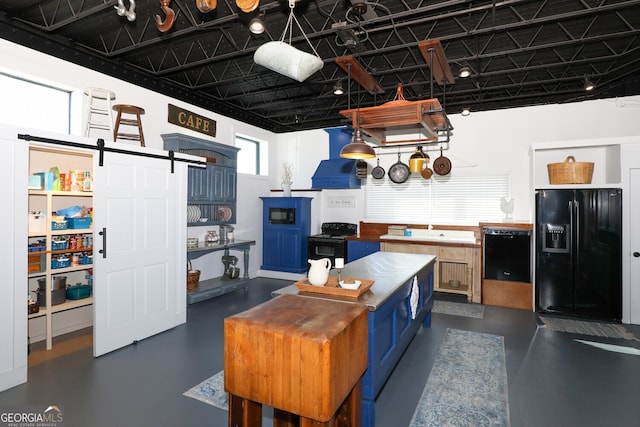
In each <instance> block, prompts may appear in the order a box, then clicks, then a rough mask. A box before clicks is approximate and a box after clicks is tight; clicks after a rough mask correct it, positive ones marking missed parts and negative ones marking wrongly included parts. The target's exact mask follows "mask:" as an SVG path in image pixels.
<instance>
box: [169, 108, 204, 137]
mask: <svg viewBox="0 0 640 427" xmlns="http://www.w3.org/2000/svg"><path fill="white" fill-rule="evenodd" d="M168 121H169V123H172V124H174V125H177V126H181V127H183V128H187V129H191V130H195V131H196V132H200V133H204V134H205V135H210V136H216V121H215V120H213V119H208V118H206V117H203V116H200V115H198V114H196V113H192V112H191V111H188V110H185V109H182V108H179V107H176V106H175V105H171V104H169V116H168Z"/></svg>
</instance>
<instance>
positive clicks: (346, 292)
mask: <svg viewBox="0 0 640 427" xmlns="http://www.w3.org/2000/svg"><path fill="white" fill-rule="evenodd" d="M357 280H360V282H362V283H360V287H359V288H358V289H344V288H340V287H338V278H337V277H335V276H329V281H328V282H327V284H326V285H324V286H315V285H312V284H310V283H309V279H303V280H298V281H297V282H296V283H295V285H296V286H297V287H298V289H299V290H300V291H301V292H309V293H313V294H325V295H338V296H342V297H349V298H358V297H359V296H360V295H362V294H364V293H365V292H367V291H368V290H369V288H370V287H371V286H372V285H373V282H374V281H375V280H367V279H357Z"/></svg>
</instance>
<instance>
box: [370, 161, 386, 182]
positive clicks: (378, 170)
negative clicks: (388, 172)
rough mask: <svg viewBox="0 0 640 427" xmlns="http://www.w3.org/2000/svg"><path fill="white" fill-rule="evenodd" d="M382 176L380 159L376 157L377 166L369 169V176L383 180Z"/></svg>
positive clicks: (382, 170) (382, 169)
mask: <svg viewBox="0 0 640 427" xmlns="http://www.w3.org/2000/svg"><path fill="white" fill-rule="evenodd" d="M384 174H385V172H384V168H383V167H382V166H380V157H378V165H377V166H375V167H374V168H373V169H371V176H372V177H374V178H375V179H382V178H384Z"/></svg>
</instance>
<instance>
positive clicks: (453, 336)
mask: <svg viewBox="0 0 640 427" xmlns="http://www.w3.org/2000/svg"><path fill="white" fill-rule="evenodd" d="M509 425H510V420H509V402H508V387H507V370H506V364H505V353H504V338H503V337H502V336H499V335H491V334H482V333H477V332H469V331H461V330H458V329H448V330H447V333H446V335H445V337H444V340H443V342H442V345H441V346H440V350H439V353H438V356H437V357H436V361H435V363H434V364H433V367H432V368H431V374H430V375H429V378H428V379H427V384H426V386H425V388H424V391H423V392H422V396H421V397H420V401H419V403H418V406H417V408H416V410H415V412H414V414H413V418H412V419H411V424H410V425H409V426H410V427H427V426H429V427H436V426H438V427H444V426H457V427H462V426H470V427H471V426H473V427H488V426H501V427H504V426H509Z"/></svg>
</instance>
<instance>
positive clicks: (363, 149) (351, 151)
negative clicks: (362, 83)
mask: <svg viewBox="0 0 640 427" xmlns="http://www.w3.org/2000/svg"><path fill="white" fill-rule="evenodd" d="M348 74H349V77H348V78H349V86H348V89H349V104H351V64H349V73H348ZM358 94H360V89H358ZM358 108H360V96H358ZM359 120H360V116H359V115H358V121H359ZM375 156H376V152H375V151H373V148H372V147H371V146H370V145H369V144H367V143H366V142H365V141H364V138H363V137H362V130H361V129H360V124H359V123H358V126H357V127H356V129H355V130H354V132H353V140H352V141H351V142H350V143H349V144H347V145H345V146H344V147H342V150H341V151H340V157H343V158H345V159H373V158H374V157H375Z"/></svg>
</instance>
